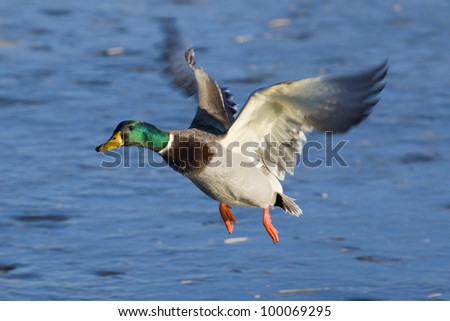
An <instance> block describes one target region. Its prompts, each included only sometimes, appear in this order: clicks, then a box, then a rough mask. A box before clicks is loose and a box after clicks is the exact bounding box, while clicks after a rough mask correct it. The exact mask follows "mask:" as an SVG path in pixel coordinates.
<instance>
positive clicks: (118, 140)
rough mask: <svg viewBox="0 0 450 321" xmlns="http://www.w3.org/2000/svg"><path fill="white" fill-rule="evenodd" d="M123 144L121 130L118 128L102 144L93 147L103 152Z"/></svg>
mask: <svg viewBox="0 0 450 321" xmlns="http://www.w3.org/2000/svg"><path fill="white" fill-rule="evenodd" d="M120 146H123V139H122V132H121V131H120V130H119V131H117V132H115V133H114V134H113V135H112V136H111V138H110V139H109V140H108V141H107V142H106V143H104V144H102V145H99V146H97V147H96V148H95V150H96V151H97V152H105V151H107V150H113V149H116V148H119V147H120Z"/></svg>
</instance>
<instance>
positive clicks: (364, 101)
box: [306, 59, 388, 133]
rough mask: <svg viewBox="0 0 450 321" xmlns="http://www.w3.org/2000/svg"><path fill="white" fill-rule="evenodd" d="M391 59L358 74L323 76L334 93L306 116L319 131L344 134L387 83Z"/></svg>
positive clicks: (369, 108)
mask: <svg viewBox="0 0 450 321" xmlns="http://www.w3.org/2000/svg"><path fill="white" fill-rule="evenodd" d="M387 72H388V59H386V60H384V61H383V62H382V63H381V64H379V65H377V66H376V67H373V68H371V69H368V70H365V71H363V72H360V73H358V74H354V75H349V76H340V77H328V78H326V79H324V80H325V81H326V82H327V83H328V85H329V86H330V88H333V90H334V92H332V94H331V95H330V96H329V97H328V99H326V100H324V101H323V102H322V103H321V106H320V108H318V109H317V111H316V112H314V113H311V114H310V115H308V116H307V117H306V118H307V119H308V121H309V122H310V123H311V124H312V125H313V126H314V127H315V128H316V129H318V130H321V131H333V132H335V133H343V132H346V131H348V130H349V129H351V128H352V127H354V126H356V125H358V124H359V123H361V122H362V121H363V120H364V119H366V118H367V117H368V116H369V115H370V114H371V112H372V110H373V108H374V106H375V105H376V104H377V103H378V101H379V94H380V93H381V91H382V90H383V88H384V86H385V85H386V79H385V78H386V75H387Z"/></svg>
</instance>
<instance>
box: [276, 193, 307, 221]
mask: <svg viewBox="0 0 450 321" xmlns="http://www.w3.org/2000/svg"><path fill="white" fill-rule="evenodd" d="M294 201H295V199H293V198H290V197H289V196H286V195H284V194H281V193H277V199H276V201H275V204H274V206H279V207H281V208H282V209H283V210H284V211H285V212H287V213H289V214H292V215H295V216H300V215H302V214H303V212H302V210H301V208H300V207H299V206H298V205H297V204H295V202H294Z"/></svg>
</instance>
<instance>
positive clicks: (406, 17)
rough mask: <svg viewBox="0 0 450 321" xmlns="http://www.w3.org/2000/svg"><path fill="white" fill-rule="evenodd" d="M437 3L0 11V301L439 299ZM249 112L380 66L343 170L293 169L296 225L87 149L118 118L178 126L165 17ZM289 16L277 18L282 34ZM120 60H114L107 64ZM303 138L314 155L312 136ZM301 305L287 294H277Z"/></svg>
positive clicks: (181, 118) (15, 5) (448, 95)
mask: <svg viewBox="0 0 450 321" xmlns="http://www.w3.org/2000/svg"><path fill="white" fill-rule="evenodd" d="M449 12H450V3H449V2H448V1H444V0H441V1H439V0H437V1H404V2H395V1H387V0H386V1H375V2H374V1H360V2H354V1H339V2H337V1H336V2H335V1H333V2H331V1H306V0H305V1H294V0H291V1H283V2H279V1H250V0H248V1H229V2H226V4H225V3H224V2H219V1H217V2H216V1H206V0H204V1H200V0H199V1H195V0H192V1H189V0H184V1H182V0H178V1H176V0H173V1H140V0H129V1H88V2H84V1H51V0H44V1H25V0H19V1H16V0H2V1H1V2H0V128H1V131H0V139H1V145H2V148H1V152H0V173H1V174H0V175H1V181H0V182H1V184H0V289H1V291H0V299H1V300H139V299H145V300H180V299H186V300H194V299H195V300H210V299H213V300H254V299H263V300H352V299H367V300H429V299H431V300H434V299H443V300H448V299H449V298H450V236H449V235H450V233H449V230H450V198H449V181H450V166H449V161H450V151H449V141H450V134H449V130H448V128H447V127H448V124H449V123H450V109H449V101H450V90H449V88H450V77H449V66H450V44H449V43H450V42H449V41H448V40H449V39H450V26H449V24H450V23H449V21H450V20H449V15H448V13H449ZM165 17H175V18H177V20H178V24H179V26H180V27H181V28H182V29H183V32H185V34H186V35H187V36H188V37H189V38H190V39H192V40H193V42H194V44H195V45H196V47H197V60H198V63H199V64H200V65H202V66H204V67H205V68H206V69H207V70H208V71H209V72H210V73H211V74H212V75H213V76H214V77H215V78H216V79H217V80H219V81H220V82H221V83H222V84H223V85H226V86H228V87H230V88H231V90H232V92H233V93H234V96H235V100H236V101H237V102H238V103H239V105H240V106H242V105H243V103H244V102H245V100H246V98H247V97H248V95H249V94H250V93H251V91H253V90H254V89H256V88H258V87H263V86H267V85H270V84H273V83H276V82H280V81H284V80H288V79H297V78H305V77H311V76H316V75H318V74H321V73H323V72H333V73H340V72H352V71H357V70H360V69H361V68H365V67H369V66H372V65H374V64H377V63H380V62H381V61H382V60H383V59H384V58H385V57H389V61H390V73H389V75H388V84H387V86H386V88H385V91H384V92H383V94H382V99H381V101H380V103H379V105H377V107H376V109H375V111H374V113H373V114H372V115H371V117H370V118H369V119H368V120H367V121H366V122H365V123H364V124H362V125H361V126H359V127H357V128H355V129H354V130H352V131H351V132H349V133H348V134H345V135H343V136H341V137H340V138H342V139H348V140H349V141H350V142H349V143H348V144H347V145H346V146H345V148H344V149H343V153H342V154H343V156H344V158H345V160H346V161H347V162H348V164H349V165H350V166H349V167H347V168H342V167H339V166H333V167H324V166H322V167H319V168H316V169H310V168H306V167H305V166H300V167H299V168H298V169H297V171H296V175H295V176H294V177H289V178H287V180H286V182H285V184H284V186H285V191H286V193H287V194H288V195H290V196H292V197H295V198H297V200H298V203H299V204H300V206H301V207H302V209H303V211H304V213H305V215H303V216H302V217H301V218H300V219H297V218H294V217H291V216H289V215H286V214H284V213H283V212H282V211H281V210H279V209H276V210H274V211H273V214H272V218H273V221H274V224H275V226H276V227H277V228H278V230H279V232H280V239H281V242H280V243H279V244H278V245H276V246H275V245H273V244H272V242H271V241H270V239H269V237H268V236H267V234H266V232H265V231H264V229H263V227H262V225H261V211H260V210H256V209H246V208H237V207H236V208H234V213H235V215H236V217H237V219H238V224H237V225H236V229H235V232H234V233H233V235H232V237H243V238H246V239H245V241H244V242H239V243H232V244H229V243H228V242H225V240H226V239H228V238H230V236H229V235H228V234H227V233H226V230H225V227H224V226H223V223H222V221H221V219H220V215H219V213H218V209H217V203H216V202H214V201H212V200H211V199H209V198H208V197H206V196H204V195H203V194H202V193H201V192H200V191H199V190H197V189H196V188H195V187H194V186H193V185H192V184H191V183H190V182H189V181H188V180H186V179H185V178H183V177H181V176H180V175H179V174H177V173H175V172H173V171H172V170H170V169H168V168H150V167H148V166H147V167H146V168H139V166H138V163H137V160H136V159H137V152H136V150H132V151H131V154H132V155H133V157H132V158H131V161H130V163H131V166H130V168H124V167H123V166H121V167H118V168H114V169H105V168H102V167H101V166H100V164H101V162H102V161H104V160H105V159H106V156H104V155H102V154H98V153H95V151H94V147H95V146H96V145H98V144H99V143H102V142H103V141H104V140H105V139H106V138H108V137H109V135H110V134H111V132H112V130H113V129H114V127H115V126H116V124H117V123H118V122H119V121H121V120H124V119H142V120H146V121H149V122H152V123H154V124H157V125H158V126H159V127H161V128H165V129H178V128H184V127H186V126H187V125H188V124H189V123H190V120H191V118H192V116H193V113H194V110H195V109H194V108H195V101H193V100H192V99H184V98H183V97H182V95H181V94H180V93H178V92H177V91H175V90H173V89H172V88H171V87H170V86H168V85H167V79H166V78H164V77H163V76H162V75H161V73H160V69H161V67H162V65H161V62H160V61H159V60H158V55H159V52H160V47H159V46H158V44H159V43H160V42H161V40H162V38H163V35H162V33H161V31H160V19H161V18H165ZM275 19H284V20H275ZM114 47H121V48H123V50H124V51H123V53H122V54H119V55H114V56H108V55H106V54H105V50H106V49H108V48H114ZM309 138H310V139H315V140H318V141H323V140H324V137H323V135H321V134H318V133H315V134H312V135H310V136H309ZM286 290H294V291H286Z"/></svg>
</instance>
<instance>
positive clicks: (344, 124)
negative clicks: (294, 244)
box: [222, 61, 388, 180]
mask: <svg viewBox="0 0 450 321" xmlns="http://www.w3.org/2000/svg"><path fill="white" fill-rule="evenodd" d="M387 70H388V67H387V61H385V62H384V63H382V64H381V65H379V66H377V67H376V68H373V69H371V70H368V71H365V72H362V73H359V74H355V75H350V76H343V77H327V76H325V77H316V78H309V79H304V80H298V81H289V82H283V83H280V84H277V85H274V86H270V87H267V88H263V89H261V90H258V91H255V92H254V93H253V94H252V95H251V96H250V97H249V99H248V101H247V103H246V104H245V106H244V108H243V109H242V111H241V113H240V114H239V116H238V118H237V119H236V121H235V123H234V124H233V126H231V127H230V129H229V130H228V132H227V133H226V135H225V136H224V138H223V139H222V144H224V145H225V146H227V145H228V144H230V143H231V142H239V143H240V144H244V143H249V144H248V145H247V147H248V146H254V148H253V151H254V152H256V153H257V154H258V155H259V157H260V158H261V159H262V160H263V162H264V163H265V165H266V166H267V168H268V169H269V170H270V171H271V172H272V173H273V174H274V175H276V176H277V177H278V178H279V179H281V180H282V179H284V176H285V172H288V173H289V174H291V175H292V174H293V173H294V167H295V165H296V164H297V161H298V155H299V153H300V151H301V147H302V144H303V143H304V142H305V141H306V137H305V135H304V132H307V131H311V130H312V129H314V128H315V129H318V130H320V131H333V132H337V133H340V132H345V131H347V130H349V129H350V128H351V127H353V126H355V125H357V124H358V123H360V122H361V121H362V120H363V119H365V118H366V117H367V116H368V115H369V114H370V112H371V111H372V108H373V107H374V106H375V104H376V103H377V102H378V94H379V93H380V92H381V90H382V89H383V87H384V78H385V76H386V73H387ZM252 144H253V145H252Z"/></svg>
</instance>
